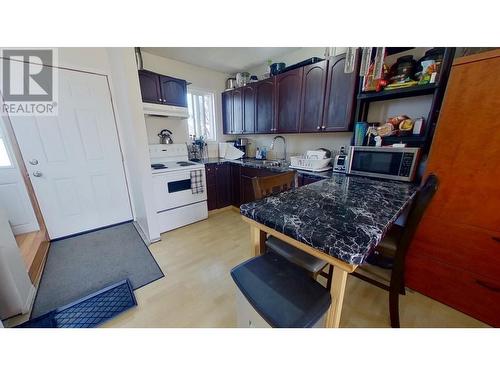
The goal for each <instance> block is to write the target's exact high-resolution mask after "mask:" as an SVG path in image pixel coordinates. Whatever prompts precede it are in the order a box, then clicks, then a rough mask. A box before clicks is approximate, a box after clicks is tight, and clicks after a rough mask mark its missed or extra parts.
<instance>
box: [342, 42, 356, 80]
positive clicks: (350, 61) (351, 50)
mask: <svg viewBox="0 0 500 375" xmlns="http://www.w3.org/2000/svg"><path fill="white" fill-rule="evenodd" d="M357 49H358V47H348V48H347V53H346V56H345V65H344V73H346V74H350V73H352V72H354V65H356V64H355V61H356V50H357Z"/></svg>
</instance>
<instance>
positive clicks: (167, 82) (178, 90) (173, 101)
mask: <svg viewBox="0 0 500 375" xmlns="http://www.w3.org/2000/svg"><path fill="white" fill-rule="evenodd" d="M159 77H160V91H161V96H162V101H163V104H168V105H175V106H179V107H187V85H186V81H184V80H182V79H177V78H172V77H167V76H162V75H160V76H159Z"/></svg>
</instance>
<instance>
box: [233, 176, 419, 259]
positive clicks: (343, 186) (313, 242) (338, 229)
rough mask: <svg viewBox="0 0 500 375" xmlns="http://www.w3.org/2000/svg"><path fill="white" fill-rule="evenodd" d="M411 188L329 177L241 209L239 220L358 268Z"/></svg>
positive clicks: (408, 197)
mask: <svg viewBox="0 0 500 375" xmlns="http://www.w3.org/2000/svg"><path fill="white" fill-rule="evenodd" d="M417 191H418V187H417V186H416V185H414V184H408V183H403V182H393V181H384V180H376V179H371V178H366V177H358V176H346V175H341V174H334V175H333V177H331V178H329V179H324V180H321V181H318V182H315V183H313V184H310V185H306V186H303V187H300V188H296V189H292V190H289V191H286V192H284V193H280V194H278V195H274V196H271V197H268V198H265V199H262V200H260V201H255V202H251V203H247V204H244V205H242V206H241V207H240V212H241V214H242V215H244V216H247V217H249V218H250V219H253V220H255V221H257V222H259V223H261V224H264V225H266V226H268V227H270V228H273V229H275V230H277V231H279V232H282V233H284V234H286V235H288V236H290V237H292V238H294V239H296V240H298V241H301V242H303V243H305V244H307V245H309V246H311V247H314V248H315V249H317V250H320V251H323V252H324V253H326V254H329V255H331V256H333V257H335V258H338V259H341V260H343V261H344V262H346V263H349V264H356V265H358V264H362V263H363V262H364V261H365V259H366V257H367V256H368V255H369V254H370V252H371V250H372V249H374V248H375V247H376V246H377V245H378V244H379V242H380V240H381V239H382V237H383V236H384V234H385V233H386V232H387V230H388V229H389V228H390V227H391V225H392V224H393V223H394V221H395V220H396V219H397V218H398V216H399V215H400V214H401V212H402V211H403V210H404V209H405V208H406V207H407V206H408V205H409V204H410V203H411V201H412V200H413V198H414V197H415V193H416V192H417Z"/></svg>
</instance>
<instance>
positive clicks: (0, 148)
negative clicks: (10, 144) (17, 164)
mask: <svg viewBox="0 0 500 375" xmlns="http://www.w3.org/2000/svg"><path fill="white" fill-rule="evenodd" d="M0 126H1V124H0ZM6 167H7V168H8V167H12V162H11V160H10V157H9V153H8V151H7V145H6V140H5V139H4V137H3V135H2V129H1V128H0V168H6Z"/></svg>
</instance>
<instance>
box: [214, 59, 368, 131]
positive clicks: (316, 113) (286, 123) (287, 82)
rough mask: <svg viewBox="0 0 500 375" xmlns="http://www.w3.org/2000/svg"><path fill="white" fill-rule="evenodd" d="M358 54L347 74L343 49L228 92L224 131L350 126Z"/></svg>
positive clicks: (345, 128)
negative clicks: (323, 58) (328, 56)
mask: <svg viewBox="0 0 500 375" xmlns="http://www.w3.org/2000/svg"><path fill="white" fill-rule="evenodd" d="M358 59H359V56H357V57H356V61H355V66H356V69H354V71H353V72H352V73H348V74H346V73H344V67H345V62H346V56H345V54H343V55H338V56H336V57H334V58H332V59H331V60H328V61H327V60H324V61H320V62H318V63H316V64H311V65H307V66H304V67H300V68H297V69H293V70H290V71H287V72H285V73H282V74H279V75H277V76H275V77H271V78H268V79H266V80H262V81H259V82H256V83H252V84H249V85H247V86H244V87H240V88H237V89H234V90H231V91H227V92H224V93H223V94H222V106H223V129H224V133H225V134H241V133H246V134H253V133H264V134H266V133H299V132H300V133H313V132H322V131H330V132H335V131H350V130H352V129H351V127H352V123H353V118H354V110H355V96H356V89H357V81H358V68H359V67H358Z"/></svg>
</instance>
